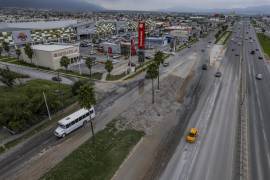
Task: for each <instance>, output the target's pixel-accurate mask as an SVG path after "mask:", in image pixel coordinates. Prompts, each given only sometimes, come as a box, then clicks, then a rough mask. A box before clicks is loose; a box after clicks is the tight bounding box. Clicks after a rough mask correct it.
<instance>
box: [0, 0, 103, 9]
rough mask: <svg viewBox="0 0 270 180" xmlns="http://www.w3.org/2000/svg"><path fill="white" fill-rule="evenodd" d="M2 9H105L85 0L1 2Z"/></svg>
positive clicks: (10, 0)
mask: <svg viewBox="0 0 270 180" xmlns="http://www.w3.org/2000/svg"><path fill="white" fill-rule="evenodd" d="M0 7H20V8H38V9H54V10H68V11H103V10H105V9H104V8H103V7H101V6H99V5H96V4H93V3H89V2H86V1H84V0H0Z"/></svg>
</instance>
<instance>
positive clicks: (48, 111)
mask: <svg viewBox="0 0 270 180" xmlns="http://www.w3.org/2000/svg"><path fill="white" fill-rule="evenodd" d="M43 97H44V101H45V105H46V108H47V112H48V116H49V119H50V120H52V119H51V114H50V110H49V106H48V104H47V99H46V95H45V93H44V91H43Z"/></svg>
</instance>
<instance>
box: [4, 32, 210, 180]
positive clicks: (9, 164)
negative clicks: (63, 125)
mask: <svg viewBox="0 0 270 180" xmlns="http://www.w3.org/2000/svg"><path fill="white" fill-rule="evenodd" d="M212 38H213V35H212ZM208 41H209V39H205V40H204V41H202V42H198V43H197V44H196V45H194V46H193V47H192V48H190V49H186V50H183V51H182V52H180V53H179V54H178V55H176V56H173V57H171V58H170V59H169V60H170V66H169V67H168V68H164V67H161V74H162V75H166V74H168V73H169V71H168V69H173V68H174V66H175V65H176V64H179V63H182V62H181V61H180V59H181V58H182V59H183V58H185V57H188V56H190V55H192V54H193V53H194V51H196V52H200V53H202V52H201V49H202V48H205V47H206V46H207V44H208V43H207V42H208ZM143 78H144V75H143V74H142V75H140V76H138V78H136V81H135V82H133V83H129V85H128V86H129V87H130V88H127V91H125V92H122V93H120V94H116V95H112V96H110V97H108V99H105V100H104V101H103V102H102V103H101V104H99V105H98V106H97V114H98V116H100V118H98V121H97V126H100V127H102V125H104V124H105V123H107V121H108V120H111V118H112V117H113V115H117V114H116V113H121V110H124V108H125V107H128V105H129V104H130V103H132V102H133V101H131V100H130V98H132V99H136V98H138V92H137V87H138V81H140V80H142V79H143ZM149 83H150V81H149ZM147 84H148V82H147ZM123 86H125V87H127V85H125V84H124V85H123ZM116 103H117V104H116ZM119 104H120V105H121V106H120V105H119ZM113 106H116V107H117V108H116V109H113ZM101 117H102V118H101ZM54 128H55V126H52V127H50V128H49V129H46V130H44V131H43V132H41V133H40V134H38V135H36V136H35V137H33V138H32V139H30V140H29V141H27V142H26V143H25V144H22V145H20V146H19V147H18V148H15V149H14V150H12V151H10V152H8V153H7V154H3V155H1V156H0V179H9V177H11V176H13V175H14V174H16V173H15V172H17V171H18V170H19V169H22V168H23V165H24V163H25V162H27V161H29V160H30V159H31V158H32V157H33V156H35V155H37V154H39V153H40V152H41V151H42V150H43V149H47V148H51V147H55V146H59V144H64V143H65V144H67V145H68V143H66V142H65V141H66V140H65V139H62V140H60V141H58V140H57V138H56V137H54V135H53V132H52V131H53V130H54ZM89 132H90V131H89V130H83V129H81V130H78V131H77V132H75V133H72V134H70V135H69V136H68V137H67V138H66V139H67V140H68V139H69V140H68V141H75V140H74V139H75V137H76V138H80V137H81V138H83V137H85V134H88V133H89ZM78 134H79V135H80V136H78ZM77 141H78V140H77Z"/></svg>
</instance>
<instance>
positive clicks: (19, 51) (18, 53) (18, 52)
mask: <svg viewBox="0 0 270 180" xmlns="http://www.w3.org/2000/svg"><path fill="white" fill-rule="evenodd" d="M15 52H16V55H17V59H19V58H20V56H21V54H22V52H21V50H20V49H19V48H17V49H16V50H15Z"/></svg>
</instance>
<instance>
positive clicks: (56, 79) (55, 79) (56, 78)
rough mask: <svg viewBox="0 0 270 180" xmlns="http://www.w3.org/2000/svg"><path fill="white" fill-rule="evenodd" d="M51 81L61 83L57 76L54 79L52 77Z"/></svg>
mask: <svg viewBox="0 0 270 180" xmlns="http://www.w3.org/2000/svg"><path fill="white" fill-rule="evenodd" d="M52 80H53V81H56V82H60V81H62V79H61V78H60V77H59V76H54V77H52Z"/></svg>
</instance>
